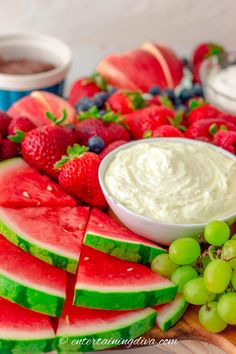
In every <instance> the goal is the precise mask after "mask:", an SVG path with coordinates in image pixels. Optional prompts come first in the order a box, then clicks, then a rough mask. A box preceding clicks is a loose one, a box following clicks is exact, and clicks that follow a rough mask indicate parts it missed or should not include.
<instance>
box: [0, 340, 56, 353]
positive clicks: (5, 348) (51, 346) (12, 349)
mask: <svg viewBox="0 0 236 354" xmlns="http://www.w3.org/2000/svg"><path fill="white" fill-rule="evenodd" d="M56 345H57V339H56V338H55V337H54V338H42V339H40V338H36V339H28V340H27V339H21V338H16V339H2V338H1V339H0V353H4V354H12V353H14V354H22V353H30V354H42V353H49V352H53V351H54V350H55V348H56Z"/></svg>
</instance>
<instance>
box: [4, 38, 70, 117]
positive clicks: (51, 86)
mask: <svg viewBox="0 0 236 354" xmlns="http://www.w3.org/2000/svg"><path fill="white" fill-rule="evenodd" d="M0 57H3V58H4V59H7V60H11V59H23V58H26V59H33V60H37V61H41V62H45V63H50V64H53V65H54V66H55V68H54V69H52V70H49V71H45V72H42V73H37V74H30V75H12V74H4V73H0V110H2V111H7V110H8V108H9V107H10V106H11V105H12V104H13V103H14V102H16V101H17V100H19V99H20V98H22V97H23V96H27V95H28V94H29V93H30V92H32V91H34V90H42V91H49V92H52V93H54V94H56V95H59V96H62V95H63V86H64V81H65V78H66V75H67V73H68V71H69V68H70V65H71V51H70V49H69V47H68V46H67V45H66V44H65V43H63V42H61V41H60V40H58V39H56V38H54V37H51V36H47V35H41V34H12V35H3V36H0Z"/></svg>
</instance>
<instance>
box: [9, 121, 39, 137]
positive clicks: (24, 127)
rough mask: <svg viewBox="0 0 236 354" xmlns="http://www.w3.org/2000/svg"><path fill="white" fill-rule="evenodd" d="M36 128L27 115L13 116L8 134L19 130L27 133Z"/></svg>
mask: <svg viewBox="0 0 236 354" xmlns="http://www.w3.org/2000/svg"><path fill="white" fill-rule="evenodd" d="M35 128H36V125H35V124H34V123H33V122H32V121H31V120H30V119H29V118H27V117H17V118H13V119H12V121H11V123H10V125H9V127H8V135H14V134H15V133H16V131H17V130H20V131H22V132H24V133H27V132H29V131H30V130H32V129H35Z"/></svg>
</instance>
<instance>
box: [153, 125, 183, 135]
mask: <svg viewBox="0 0 236 354" xmlns="http://www.w3.org/2000/svg"><path fill="white" fill-rule="evenodd" d="M158 136H159V137H176V138H183V137H184V135H183V134H182V133H181V131H180V130H179V129H177V128H176V127H173V126H172V125H166V124H165V125H161V126H160V127H158V128H156V129H155V130H154V131H153V132H152V137H153V138H154V137H158Z"/></svg>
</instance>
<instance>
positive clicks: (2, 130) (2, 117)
mask: <svg viewBox="0 0 236 354" xmlns="http://www.w3.org/2000/svg"><path fill="white" fill-rule="evenodd" d="M11 120H12V118H11V117H10V116H9V115H8V114H6V113H5V112H1V111H0V134H1V135H2V137H3V138H5V137H6V136H7V133H8V127H9V124H10V122H11Z"/></svg>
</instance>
